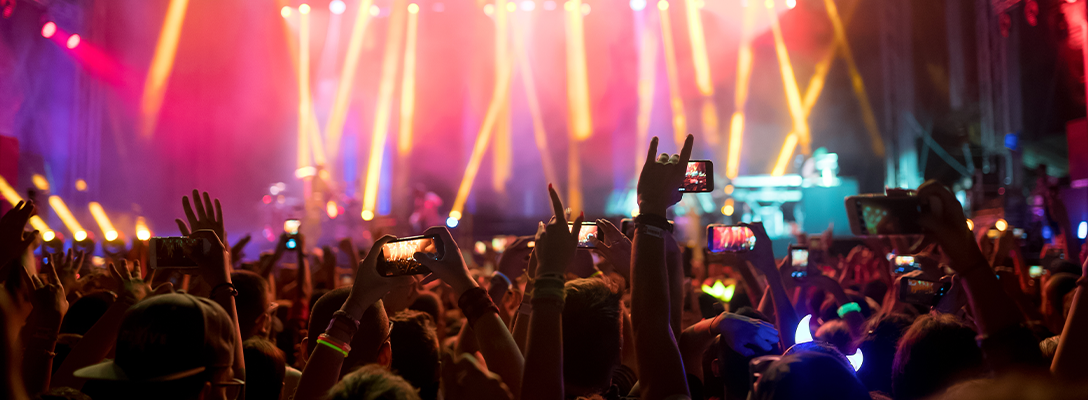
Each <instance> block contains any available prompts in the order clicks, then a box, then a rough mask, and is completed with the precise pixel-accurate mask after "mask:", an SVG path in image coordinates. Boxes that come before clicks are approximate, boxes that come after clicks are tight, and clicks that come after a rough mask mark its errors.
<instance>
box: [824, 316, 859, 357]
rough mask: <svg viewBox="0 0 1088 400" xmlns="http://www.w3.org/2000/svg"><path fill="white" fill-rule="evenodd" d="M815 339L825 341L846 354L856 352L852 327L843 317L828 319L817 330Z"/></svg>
mask: <svg viewBox="0 0 1088 400" xmlns="http://www.w3.org/2000/svg"><path fill="white" fill-rule="evenodd" d="M815 339H816V340H818V341H821V342H825V343H827V344H830V345H832V346H835V349H837V350H839V351H840V352H842V353H844V354H852V353H853V352H854V350H855V349H854V339H853V338H852V337H851V336H850V327H849V326H847V325H846V323H845V322H843V321H842V320H841V319H834V320H831V321H827V322H826V323H824V324H823V325H820V328H819V329H817V330H816V335H815Z"/></svg>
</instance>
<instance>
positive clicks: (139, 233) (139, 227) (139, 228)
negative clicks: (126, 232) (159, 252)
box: [136, 217, 151, 240]
mask: <svg viewBox="0 0 1088 400" xmlns="http://www.w3.org/2000/svg"><path fill="white" fill-rule="evenodd" d="M136 238H137V239H140V240H148V239H151V230H150V229H147V221H146V220H144V217H136Z"/></svg>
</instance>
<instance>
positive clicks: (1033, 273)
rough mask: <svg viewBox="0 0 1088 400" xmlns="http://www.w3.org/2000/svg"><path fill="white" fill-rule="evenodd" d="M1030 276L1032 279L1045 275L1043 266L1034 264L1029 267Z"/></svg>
mask: <svg viewBox="0 0 1088 400" xmlns="http://www.w3.org/2000/svg"><path fill="white" fill-rule="evenodd" d="M1028 276H1030V277H1031V278H1032V279H1035V278H1038V277H1040V276H1043V266H1042V265H1032V266H1031V267H1028Z"/></svg>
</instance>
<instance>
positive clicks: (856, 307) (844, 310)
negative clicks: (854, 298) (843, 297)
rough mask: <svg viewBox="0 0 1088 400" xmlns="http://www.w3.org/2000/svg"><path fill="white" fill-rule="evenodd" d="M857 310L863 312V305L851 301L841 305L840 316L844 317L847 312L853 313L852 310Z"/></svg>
mask: <svg viewBox="0 0 1088 400" xmlns="http://www.w3.org/2000/svg"><path fill="white" fill-rule="evenodd" d="M855 311H857V312H861V306H859V305H858V303H855V302H850V303H846V304H843V305H842V307H839V318H844V317H845V316H846V314H849V313H852V312H855Z"/></svg>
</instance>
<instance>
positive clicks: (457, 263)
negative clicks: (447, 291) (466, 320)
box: [366, 226, 539, 298]
mask: <svg viewBox="0 0 1088 400" xmlns="http://www.w3.org/2000/svg"><path fill="white" fill-rule="evenodd" d="M423 235H424V236H433V237H437V238H438V240H439V241H441V242H442V246H443V253H444V254H442V258H439V259H435V258H434V257H432V256H430V255H428V254H425V253H416V254H415V259H416V261H419V262H420V263H422V264H423V265H424V266H426V267H427V268H429V269H430V270H431V272H433V273H434V276H435V277H437V278H438V279H441V280H442V282H446V284H447V285H450V287H452V288H453V292H454V294H455V295H456V296H457V298H460V297H461V294H463V293H465V291H467V290H469V289H472V288H474V287H478V286H479V285H478V284H477V283H476V280H475V279H472V275H471V274H469V272H468V266H466V265H465V259H464V257H463V256H461V249H460V248H459V247H457V242H456V241H455V240H453V236H452V235H450V231H449V230H448V229H446V227H444V226H435V227H432V228H430V229H427V230H426V231H424V232H423ZM381 244H385V243H384V242H382V243H381ZM538 246H539V244H538ZM370 249H371V250H370V253H368V254H367V255H366V257H367V258H370V256H371V254H373V255H375V256H377V254H378V253H380V252H381V251H380V250H381V245H379V244H378V243H374V247H371V248H370Z"/></svg>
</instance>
